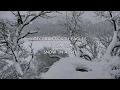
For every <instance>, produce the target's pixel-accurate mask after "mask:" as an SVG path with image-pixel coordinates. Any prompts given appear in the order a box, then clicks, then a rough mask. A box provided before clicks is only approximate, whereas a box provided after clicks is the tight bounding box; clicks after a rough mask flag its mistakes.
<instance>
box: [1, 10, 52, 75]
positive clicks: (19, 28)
mask: <svg viewBox="0 0 120 90" xmlns="http://www.w3.org/2000/svg"><path fill="white" fill-rule="evenodd" d="M11 12H12V13H13V15H14V16H15V18H17V20H16V22H10V21H7V22H0V23H1V28H0V29H1V32H0V34H1V35H0V36H1V41H0V44H1V45H0V46H2V45H5V50H2V51H3V52H5V53H7V54H9V55H11V56H12V58H13V62H14V67H15V70H16V72H17V73H18V74H19V75H20V76H21V77H22V76H23V75H24V72H23V71H22V69H21V66H20V63H19V62H20V59H19V52H20V47H21V44H22V43H21V41H22V39H24V38H25V37H27V36H28V35H30V34H35V33H38V30H36V31H30V30H29V31H26V32H25V31H24V28H25V27H26V26H28V25H29V24H30V23H31V22H33V21H34V20H36V19H37V18H39V17H42V18H50V16H49V15H48V14H49V13H52V11H28V12H20V11H14V12H13V11H11ZM8 51H9V52H8Z"/></svg>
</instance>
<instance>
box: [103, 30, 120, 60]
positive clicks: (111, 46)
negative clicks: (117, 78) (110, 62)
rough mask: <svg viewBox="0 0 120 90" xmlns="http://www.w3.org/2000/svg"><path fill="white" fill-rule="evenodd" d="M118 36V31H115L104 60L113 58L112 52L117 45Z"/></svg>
mask: <svg viewBox="0 0 120 90" xmlns="http://www.w3.org/2000/svg"><path fill="white" fill-rule="evenodd" d="M117 34H118V30H117V31H114V35H113V39H112V42H111V43H110V45H109V46H108V48H107V51H106V53H105V54H104V56H103V58H109V57H111V52H112V50H113V49H114V47H115V46H116V45H117Z"/></svg>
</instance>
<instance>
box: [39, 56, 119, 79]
mask: <svg viewBox="0 0 120 90" xmlns="http://www.w3.org/2000/svg"><path fill="white" fill-rule="evenodd" d="M119 65H120V59H119V58H112V60H111V61H110V62H106V61H105V60H101V61H99V62H96V61H95V62H90V61H87V60H84V59H81V58H76V57H73V58H71V57H68V58H63V59H61V60H60V61H58V62H56V63H54V64H53V66H52V67H51V68H50V69H49V70H48V72H46V73H42V74H41V78H43V79H112V78H114V77H115V75H120V71H119V70H120V69H118V70H115V69H114V70H113V69H112V68H113V67H114V66H117V67H119Z"/></svg>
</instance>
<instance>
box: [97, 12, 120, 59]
mask: <svg viewBox="0 0 120 90" xmlns="http://www.w3.org/2000/svg"><path fill="white" fill-rule="evenodd" d="M95 14H96V15H97V16H99V17H101V18H104V19H105V20H106V21H109V22H110V23H111V25H112V26H113V28H114V34H113V38H112V41H111V42H110V44H109V46H108V47H107V50H106V53H105V55H104V58H107V57H110V56H111V55H112V54H111V53H112V52H113V50H114V48H116V47H120V42H119V41H120V39H119V37H118V33H119V31H120V28H119V20H120V12H119V11H96V12H95Z"/></svg>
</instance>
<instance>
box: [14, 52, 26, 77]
mask: <svg viewBox="0 0 120 90" xmlns="http://www.w3.org/2000/svg"><path fill="white" fill-rule="evenodd" d="M18 61H19V58H18V55H17V51H14V67H15V70H16V71H17V73H18V74H20V76H23V74H24V73H23V71H22V68H21V66H20V63H19V62H18Z"/></svg>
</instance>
